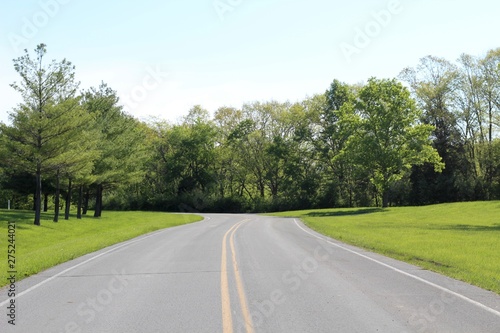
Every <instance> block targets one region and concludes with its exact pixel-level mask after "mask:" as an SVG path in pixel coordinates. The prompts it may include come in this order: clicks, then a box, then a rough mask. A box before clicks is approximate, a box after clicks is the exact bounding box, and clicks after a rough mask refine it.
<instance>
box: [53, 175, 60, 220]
mask: <svg viewBox="0 0 500 333" xmlns="http://www.w3.org/2000/svg"><path fill="white" fill-rule="evenodd" d="M60 192H61V189H60V184H59V170H57V174H56V197H55V200H54V201H55V207H54V222H58V221H59V197H60Z"/></svg>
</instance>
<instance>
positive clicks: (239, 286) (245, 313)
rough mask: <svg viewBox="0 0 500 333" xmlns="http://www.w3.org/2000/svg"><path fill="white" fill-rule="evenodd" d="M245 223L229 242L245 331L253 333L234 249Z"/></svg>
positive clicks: (239, 225)
mask: <svg viewBox="0 0 500 333" xmlns="http://www.w3.org/2000/svg"><path fill="white" fill-rule="evenodd" d="M244 222H245V221H242V222H240V223H239V224H238V226H237V227H236V228H235V229H234V230H233V232H232V233H231V237H230V238H229V242H230V245H231V253H232V256H233V270H234V277H235V279H236V288H237V289H238V296H239V299H240V306H241V311H242V312H243V320H244V321H245V329H246V331H247V333H253V332H254V330H253V324H252V317H251V316H250V311H249V310H248V303H247V299H246V296H245V288H244V287H243V281H242V279H241V274H240V271H239V270H238V262H237V261H236V251H235V249H234V233H235V232H236V230H238V228H239V227H241V225H242V224H243V223H244Z"/></svg>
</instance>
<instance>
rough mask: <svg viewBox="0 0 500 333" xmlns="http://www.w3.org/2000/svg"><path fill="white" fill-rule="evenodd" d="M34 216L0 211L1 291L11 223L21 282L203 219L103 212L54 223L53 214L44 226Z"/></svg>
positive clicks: (46, 216) (3, 283) (5, 271)
mask: <svg viewBox="0 0 500 333" xmlns="http://www.w3.org/2000/svg"><path fill="white" fill-rule="evenodd" d="M33 217H34V216H33V212H30V211H15V210H0V245H1V247H0V250H1V251H2V254H1V256H0V258H1V259H0V287H1V286H5V285H6V284H7V282H8V281H7V276H8V275H7V271H8V269H7V264H8V262H7V259H8V258H7V250H8V248H7V245H8V244H9V237H8V227H7V224H8V222H9V221H11V222H12V221H15V222H16V233H15V247H16V248H15V249H16V253H15V256H16V270H17V278H18V280H19V279H21V278H24V277H27V276H30V275H32V274H35V273H38V272H40V271H43V270H45V269H47V268H49V267H52V266H54V265H57V264H60V263H62V262H65V261H68V260H71V259H74V258H77V257H79V256H82V255H84V254H87V253H90V252H93V251H97V250H99V249H102V248H104V247H106V246H109V245H112V244H115V243H119V242H121V241H125V240H128V239H131V238H134V237H136V236H139V235H142V234H145V233H148V232H151V231H155V230H158V229H163V228H168V227H173V226H177V225H181V224H186V223H191V222H195V221H199V220H201V219H202V217H200V216H196V215H177V214H167V213H151V212H110V211H105V212H103V217H101V218H100V219H94V218H93V217H91V216H84V217H83V219H82V220H77V219H76V217H74V216H71V218H70V220H67V221H66V220H64V219H62V220H60V221H59V222H58V223H54V222H52V213H42V221H41V226H39V227H37V226H35V225H33Z"/></svg>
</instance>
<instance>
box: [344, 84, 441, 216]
mask: <svg viewBox="0 0 500 333" xmlns="http://www.w3.org/2000/svg"><path fill="white" fill-rule="evenodd" d="M355 108H356V110H357V112H358V117H357V119H356V120H354V123H355V124H357V125H358V127H359V131H358V132H357V133H356V134H355V135H353V136H351V138H350V140H349V143H348V145H347V150H349V151H353V152H354V156H355V160H356V162H357V163H358V164H362V165H363V166H364V167H365V168H367V169H368V170H370V171H371V173H372V178H371V182H372V183H373V185H374V186H375V188H376V189H377V190H378V191H379V192H380V193H381V194H382V196H383V203H382V205H383V207H387V205H388V200H389V197H388V191H389V188H390V186H391V185H393V184H394V183H395V182H397V181H399V180H401V179H402V178H403V177H404V176H405V174H407V173H408V172H409V171H410V170H411V167H412V166H413V165H421V164H423V163H431V164H433V165H434V166H435V169H436V171H440V170H441V169H442V168H443V167H444V165H443V164H442V163H441V158H440V156H439V154H438V153H437V151H436V150H435V149H434V148H432V146H431V142H430V134H431V132H432V130H433V127H432V126H430V125H425V124H419V123H418V119H419V118H420V115H421V113H420V111H419V110H418V109H417V107H416V105H415V102H414V100H412V99H411V98H410V93H409V91H408V90H407V89H406V88H404V87H403V86H402V85H401V84H400V83H398V82H397V81H396V80H377V79H373V78H372V79H370V80H369V81H368V84H367V85H366V86H364V87H363V88H361V90H360V92H359V95H358V99H357V100H356V102H355Z"/></svg>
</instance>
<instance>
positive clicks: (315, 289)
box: [0, 214, 500, 333]
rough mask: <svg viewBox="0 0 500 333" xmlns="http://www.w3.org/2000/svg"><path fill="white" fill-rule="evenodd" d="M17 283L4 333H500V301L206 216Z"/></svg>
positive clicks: (275, 224)
mask: <svg viewBox="0 0 500 333" xmlns="http://www.w3.org/2000/svg"><path fill="white" fill-rule="evenodd" d="M205 217H206V218H205V220H204V221H201V222H198V223H194V224H190V225H185V226H180V227H175V228H171V229H166V230H161V231H158V232H155V233H152V234H148V235H144V236H141V237H139V238H136V239H134V240H131V241H128V242H124V243H121V244H117V245H114V246H111V247H108V248H106V249H103V250H101V251H98V252H95V253H92V254H89V255H86V256H83V257H81V258H78V259H76V260H73V261H70V262H67V263H65V264H62V265H59V266H57V267H54V268H52V269H50V270H47V271H45V272H43V273H41V274H38V275H36V276H33V277H30V278H27V279H25V280H23V281H21V282H18V283H17V285H16V288H17V292H18V295H17V298H16V303H15V306H16V309H15V326H13V325H11V324H9V323H8V320H11V319H10V318H9V317H8V316H7V314H8V311H9V310H8V309H7V307H8V306H9V303H8V302H9V299H8V297H7V289H6V288H4V289H2V290H1V293H0V295H1V296H0V304H1V308H2V313H3V315H2V316H1V317H0V318H1V319H0V332H22V333H29V332H37V333H38V332H56V333H65V332H93V333H104V332H120V333H127V332H148V333H150V332H162V333H163V332H224V333H229V332H287V333H288V332H314V333H317V332H363V333H364V332H397V333H402V332H467V333H473V332H478V333H487V332H495V333H498V332H500V296H498V295H497V294H494V293H491V292H487V291H484V290H482V289H479V288H476V287H473V286H470V285H468V284H465V283H462V282H458V281H455V280H453V279H449V278H446V277H443V276H441V275H438V274H435V273H432V272H429V271H426V270H422V269H420V268H418V267H415V266H412V265H408V264H405V263H402V262H399V261H396V260H392V259H389V258H386V257H383V256H380V255H377V254H374V253H370V252H368V251H364V250H361V249H359V248H356V247H352V246H348V245H345V244H342V243H340V242H337V241H335V240H331V239H328V238H326V237H324V236H321V235H319V234H317V233H315V232H313V231H311V230H310V229H308V228H307V227H305V226H304V225H303V224H302V223H301V222H300V221H297V220H294V219H285V218H277V217H262V216H257V215H224V214H207V215H205Z"/></svg>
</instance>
